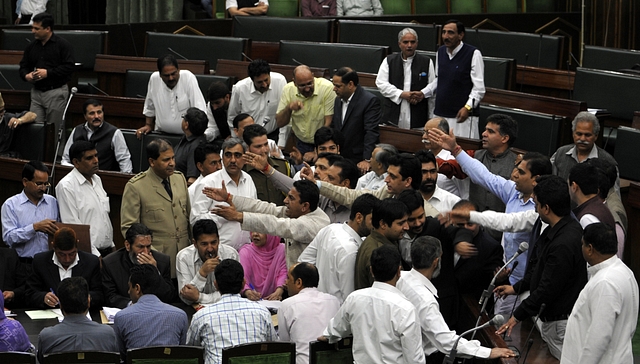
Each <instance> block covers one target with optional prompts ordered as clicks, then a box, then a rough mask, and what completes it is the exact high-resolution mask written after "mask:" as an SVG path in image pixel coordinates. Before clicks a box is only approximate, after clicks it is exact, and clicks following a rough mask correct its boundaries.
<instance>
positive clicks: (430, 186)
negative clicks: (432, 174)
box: [420, 179, 436, 193]
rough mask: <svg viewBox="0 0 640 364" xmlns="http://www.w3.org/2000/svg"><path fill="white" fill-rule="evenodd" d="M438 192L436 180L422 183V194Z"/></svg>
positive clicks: (427, 180)
mask: <svg viewBox="0 0 640 364" xmlns="http://www.w3.org/2000/svg"><path fill="white" fill-rule="evenodd" d="M435 190H436V180H433V179H426V180H424V181H422V183H420V192H424V193H432V192H433V191H435Z"/></svg>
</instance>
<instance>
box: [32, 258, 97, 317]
mask: <svg viewBox="0 0 640 364" xmlns="http://www.w3.org/2000/svg"><path fill="white" fill-rule="evenodd" d="M52 258H53V250H49V251H47V252H42V253H38V254H36V255H35V256H34V257H33V271H32V272H31V274H30V275H29V278H27V303H28V304H29V305H30V306H31V307H38V308H50V307H49V306H47V305H45V303H44V296H45V295H46V294H47V292H49V291H50V290H51V289H53V290H54V292H55V291H56V290H57V289H58V285H59V284H60V273H58V266H57V265H55V264H54V263H53V260H52ZM78 259H79V260H78V265H76V266H75V267H73V268H71V276H72V277H84V279H86V280H87V283H88V284H89V294H90V295H91V307H102V302H103V295H102V289H101V288H102V287H101V285H100V260H99V259H98V257H96V256H95V255H93V254H90V253H85V252H83V251H78Z"/></svg>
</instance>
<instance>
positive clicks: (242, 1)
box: [225, 0, 269, 17]
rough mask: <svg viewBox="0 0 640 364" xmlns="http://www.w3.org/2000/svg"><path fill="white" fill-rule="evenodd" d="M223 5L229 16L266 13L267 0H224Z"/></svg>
mask: <svg viewBox="0 0 640 364" xmlns="http://www.w3.org/2000/svg"><path fill="white" fill-rule="evenodd" d="M225 7H226V9H227V11H228V12H229V16H232V17H233V16H249V15H266V14H267V10H269V0H260V1H258V2H256V1H255V0H226V2H225Z"/></svg>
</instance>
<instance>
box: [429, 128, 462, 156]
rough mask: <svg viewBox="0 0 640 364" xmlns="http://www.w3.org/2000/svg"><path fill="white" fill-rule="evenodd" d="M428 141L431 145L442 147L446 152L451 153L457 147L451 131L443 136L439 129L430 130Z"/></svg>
mask: <svg viewBox="0 0 640 364" xmlns="http://www.w3.org/2000/svg"><path fill="white" fill-rule="evenodd" d="M429 141H430V142H432V143H436V144H439V145H442V147H443V148H444V149H446V150H448V151H450V152H451V151H453V150H454V149H456V147H457V146H458V143H457V142H456V136H455V135H454V134H453V130H449V134H445V133H444V132H443V131H442V130H440V129H436V128H433V129H430V130H429Z"/></svg>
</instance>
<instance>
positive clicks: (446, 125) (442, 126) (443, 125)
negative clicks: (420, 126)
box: [438, 118, 449, 135]
mask: <svg viewBox="0 0 640 364" xmlns="http://www.w3.org/2000/svg"><path fill="white" fill-rule="evenodd" d="M438 129H440V130H442V132H443V133H445V134H447V135H449V122H448V121H447V119H445V118H440V121H439V122H438Z"/></svg>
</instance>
